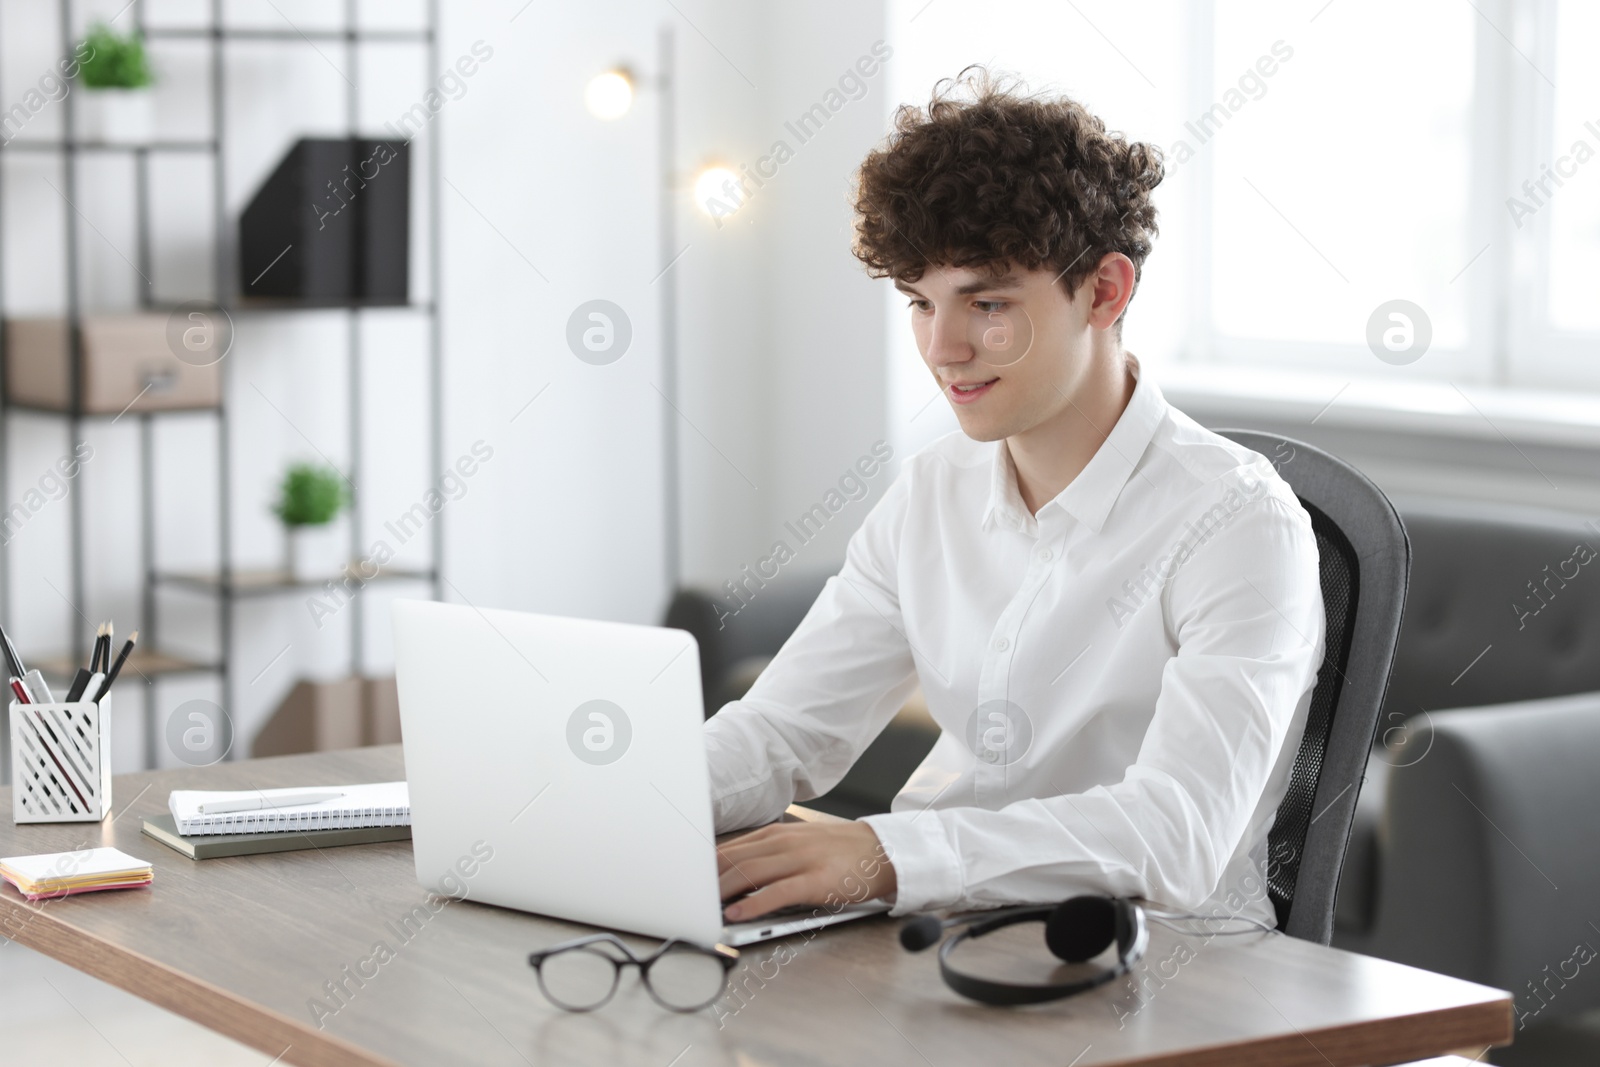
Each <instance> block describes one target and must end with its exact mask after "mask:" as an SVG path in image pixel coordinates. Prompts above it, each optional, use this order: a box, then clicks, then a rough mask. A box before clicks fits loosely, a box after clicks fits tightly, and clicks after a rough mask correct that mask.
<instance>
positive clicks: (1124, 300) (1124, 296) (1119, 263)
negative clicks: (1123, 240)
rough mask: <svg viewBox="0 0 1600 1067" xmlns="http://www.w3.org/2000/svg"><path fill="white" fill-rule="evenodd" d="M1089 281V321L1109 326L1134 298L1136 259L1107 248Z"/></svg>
mask: <svg viewBox="0 0 1600 1067" xmlns="http://www.w3.org/2000/svg"><path fill="white" fill-rule="evenodd" d="M1086 281H1087V282H1088V284H1089V285H1091V286H1092V290H1091V297H1090V304H1089V325H1090V326H1093V327H1094V328H1095V329H1097V330H1109V329H1110V328H1111V327H1112V326H1113V325H1115V324H1116V321H1117V319H1118V318H1120V317H1121V315H1122V311H1123V309H1124V308H1126V307H1127V306H1128V301H1129V300H1131V299H1133V260H1131V259H1129V258H1128V257H1127V256H1125V255H1123V254H1122V253H1121V252H1107V253H1106V254H1105V255H1104V256H1102V257H1101V258H1100V266H1099V267H1097V268H1096V269H1095V272H1094V273H1093V274H1092V275H1090V276H1089V277H1088V278H1087V279H1086Z"/></svg>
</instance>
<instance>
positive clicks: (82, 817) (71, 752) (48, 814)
mask: <svg viewBox="0 0 1600 1067" xmlns="http://www.w3.org/2000/svg"><path fill="white" fill-rule="evenodd" d="M110 812H111V698H110V697H109V696H106V697H103V698H102V699H101V700H100V702H99V703H98V704H97V703H95V702H94V701H92V700H76V701H72V702H71V703H56V704H18V703H17V702H16V701H14V700H13V701H12V702H11V817H12V819H14V820H15V821H17V822H19V823H22V822H99V821H100V820H102V819H104V818H105V817H106V816H107V815H108V814H110Z"/></svg>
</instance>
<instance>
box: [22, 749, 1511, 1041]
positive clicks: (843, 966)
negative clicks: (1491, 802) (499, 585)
mask: <svg viewBox="0 0 1600 1067" xmlns="http://www.w3.org/2000/svg"><path fill="white" fill-rule="evenodd" d="M402 777H404V771H403V766H402V759H401V752H400V747H399V746H398V745H390V746H384V747H381V748H371V749H357V750H351V751H347V752H331V753H319V754H316V755H309V756H289V757H283V758H279V759H269V760H252V761H247V762H240V763H231V764H221V765H218V766H215V767H208V768H203V769H194V770H178V771H160V772H154V773H145V774H130V775H123V776H120V777H118V778H117V780H116V785H115V794H114V795H115V798H116V800H117V808H116V810H117V814H116V815H115V816H114V818H113V820H112V821H111V822H110V823H109V824H105V825H100V824H82V823H80V824H67V825H56V826H48V825H45V826H17V825H14V824H13V823H12V822H11V820H10V819H9V817H0V856H13V855H21V854H29V853H41V852H59V851H66V850H68V849H73V848H81V847H92V846H97V845H115V846H116V847H118V848H120V849H122V850H123V851H125V852H128V853H131V854H133V855H135V856H140V857H142V858H146V859H149V860H151V861H152V862H153V863H154V864H155V867H156V877H155V884H154V886H153V887H151V888H149V889H140V890H124V891H118V892H107V893H97V894H90V895H85V896H77V897H68V898H64V899H60V900H54V901H47V902H43V903H40V904H37V905H30V904H28V903H27V902H26V901H24V900H23V899H22V898H21V897H20V896H19V895H18V894H17V893H16V891H15V890H13V889H12V888H11V886H9V885H6V886H4V888H3V889H0V932H3V933H4V934H5V935H6V936H9V937H11V938H13V939H15V940H16V941H18V942H20V943H22V944H24V945H27V946H29V947H31V948H34V949H37V950H39V951H40V952H43V953H46V954H47V955H50V956H54V957H55V958H56V959H59V960H61V961H63V962H65V963H68V964H70V965H72V966H73V967H76V968H78V969H79V970H82V971H86V972H88V973H89V974H92V975H95V976H96V977H99V978H101V979H104V980H105V981H107V982H110V983H112V984H113V985H117V986H120V987H121V988H123V989H126V990H129V991H130V992H133V993H136V994H137V995H139V996H141V997H143V998H144V999H146V1000H148V1001H151V1002H152V1003H155V1004H159V1005H161V1006H162V1007H165V1008H168V1009H170V1010H172V1011H174V1012H177V1013H178V1014H180V1015H184V1016H187V1017H188V1018H190V1019H193V1020H195V1021H197V1022H199V1023H201V1024H203V1025H205V1026H209V1027H211V1028H213V1029H215V1030H218V1031H221V1032H222V1033H225V1034H228V1035H230V1036H231V1037H234V1038H236V1039H237V1040H239V1041H242V1042H244V1043H245V1044H248V1045H251V1046H253V1047H255V1048H258V1049H260V1050H262V1051H263V1052H264V1053H266V1054H267V1055H268V1056H280V1059H279V1060H277V1061H275V1062H279V1063H286V1064H301V1065H308V1067H310V1065H335V1064H371V1065H384V1067H393V1065H399V1064H418V1065H426V1067H436V1065H440V1064H472V1065H475V1067H476V1065H489V1067H495V1065H505V1067H518V1065H523V1064H544V1063H559V1064H600V1065H606V1067H610V1065H613V1064H640V1065H643V1067H669V1065H671V1067H698V1065H718V1067H756V1065H760V1067H777V1065H787V1064H823V1063H842V1064H924V1063H926V1064H928V1065H930V1067H946V1065H950V1067H954V1065H957V1064H972V1063H982V1062H990V1063H1004V1064H1007V1065H1008V1067H1010V1065H1013V1064H1015V1065H1026V1064H1051V1065H1053V1067H1063V1065H1067V1064H1070V1065H1073V1067H1090V1065H1099V1064H1132V1063H1138V1064H1172V1065H1176V1064H1180V1063H1181V1064H1184V1065H1186V1067H1207V1065H1213V1064H1215V1065H1227V1067H1241V1065H1243V1067H1250V1065H1257V1064H1260V1065H1265V1064H1272V1065H1274V1067H1294V1065H1300V1064H1304V1065H1307V1067H1328V1065H1332V1067H1345V1065H1355V1064H1393V1063H1401V1062H1405V1061H1410V1060H1417V1059H1421V1058H1424V1057H1428V1056H1437V1055H1441V1054H1444V1053H1448V1052H1459V1051H1461V1050H1463V1049H1475V1048H1481V1047H1483V1046H1485V1045H1488V1044H1499V1043H1504V1042H1506V1041H1508V1040H1510V1038H1511V1020H1512V1014H1511V998H1510V996H1509V995H1508V994H1506V993H1503V992H1500V991H1498V990H1493V989H1488V988H1485V987H1483V986H1478V985H1473V984H1470V983H1467V982H1461V981H1457V980H1455V979H1452V978H1445V977H1442V976H1439V975H1434V974H1430V973H1427V972H1424V971H1418V970H1414V969H1412V968H1409V967H1402V966H1400V965H1398V964H1393V963H1388V962H1384V961H1381V960H1375V959H1369V958H1366V957H1363V956H1357V955H1354V954H1351V953H1347V952H1341V951H1338V950H1335V949H1329V948H1323V947H1321V946H1319V945H1313V944H1308V943H1306V942H1303V941H1294V940H1290V939H1288V938H1285V937H1281V936H1278V935H1268V934H1255V933H1251V934H1246V935H1243V936H1233V937H1215V938H1213V939H1210V940H1209V941H1207V939H1206V938H1205V937H1204V936H1203V935H1202V936H1187V935H1179V934H1176V933H1174V932H1172V931H1171V930H1168V929H1166V928H1164V927H1161V926H1154V927H1153V928H1152V936H1151V944H1150V950H1149V953H1148V955H1147V956H1146V959H1145V964H1144V965H1143V966H1141V967H1139V968H1138V969H1137V971H1136V977H1137V978H1138V979H1139V982H1140V983H1141V984H1142V989H1141V988H1140V985H1137V984H1134V983H1113V984H1111V985H1108V986H1106V987H1103V988H1101V989H1098V990H1095V991H1093V992H1091V993H1089V994H1087V995H1083V996H1079V997H1074V998H1072V999H1069V1000H1065V1001H1061V1002H1058V1003H1056V1004H1050V1005H1041V1006H1038V1007H1032V1008H1026V1009H993V1008H984V1007H980V1006H978V1005H976V1004H972V1003H969V1002H967V1001H964V1000H962V999H961V998H959V997H957V996H956V995H955V994H954V993H951V992H950V991H949V990H947V989H946V988H945V987H944V985H943V984H942V983H941V982H940V980H939V976H938V971H937V966H936V961H935V960H934V958H933V956H932V954H931V953H928V954H923V955H915V956H914V955H910V954H908V953H906V952H904V951H902V950H901V949H900V947H899V944H898V942H897V940H896V936H895V935H896V930H897V926H896V924H895V923H894V922H892V921H890V920H888V919H885V918H875V919H869V920H864V921H861V922H856V923H851V924H847V925H845V926H842V927H839V928H836V929H833V930H828V931H823V932H820V933H815V934H814V935H813V936H812V937H811V939H810V940H807V938H806V936H805V935H798V936H796V937H794V938H790V939H789V940H787V941H785V942H777V943H768V944H765V945H757V946H753V947H750V948H747V949H746V950H745V952H744V959H743V960H742V961H741V963H740V965H739V967H738V968H737V969H736V970H735V971H734V975H733V977H734V982H735V988H736V989H737V990H739V992H738V993H737V994H735V993H733V992H730V993H729V995H728V996H727V997H725V998H724V999H723V1000H722V1001H720V1002H719V1003H718V1005H716V1006H715V1007H714V1008H713V1009H709V1010H707V1011H705V1012H702V1013H700V1014H696V1015H688V1016H684V1015H675V1014H671V1013H668V1012H666V1011H663V1010H661V1009H660V1008H658V1007H657V1006H656V1005H655V1004H654V1003H653V1002H652V1001H650V999H649V998H648V996H647V994H646V993H645V992H644V990H643V988H642V987H641V986H640V984H639V981H638V977H637V972H634V971H628V972H626V973H625V974H624V976H623V983H622V986H621V988H620V989H619V990H618V991H617V995H616V997H615V999H614V1000H613V1001H612V1002H611V1003H610V1004H609V1005H607V1006H606V1007H605V1008H603V1009H601V1010H600V1011H598V1012H595V1013H593V1014H589V1015H569V1014H566V1013H564V1012H561V1011H558V1010H556V1009H554V1008H552V1007H550V1006H549V1005H548V1004H546V1003H545V1001H544V999H543V998H542V997H541V996H540V994H539V991H538V989H537V987H536V986H535V983H534V976H533V972H532V971H531V970H530V969H529V967H528V965H527V962H526V960H527V954H528V952H529V951H530V950H532V949H534V948H537V947H540V946H544V945H549V944H553V943H555V942H556V941H559V940H562V939H564V938H567V937H570V936H573V935H574V933H576V932H578V931H579V930H580V929H581V928H577V927H574V926H572V925H570V924H566V923H561V922H557V921H554V920H549V919H541V918H537V917H535V916H532V915H525V914H522V913H520V912H515V911H510V910H506V909H502V908H496V907H491V906H487V905H481V904H476V903H471V902H459V901H446V900H445V899H444V898H438V897H434V898H431V899H432V902H433V904H434V906H435V907H436V908H437V910H436V911H435V910H433V909H431V908H430V907H429V906H428V904H427V901H428V900H429V899H430V898H429V897H428V896H427V895H426V894H424V893H423V892H422V890H421V889H420V887H419V886H418V885H417V883H416V880H415V877H414V873H413V868H412V863H411V848H410V845H409V843H408V842H397V843H392V844H379V845H361V846H355V847H348V848H338V849H327V850H322V851H305V852H290V853H282V854H278V855H269V856H253V857H239V858H235V859H220V860H205V861H201V862H194V861H191V860H187V859H184V858H183V857H182V856H180V855H179V854H177V853H176V852H173V851H171V850H170V849H167V848H166V847H164V846H162V845H160V844H158V843H157V842H155V841H153V840H151V839H150V838H148V837H145V836H143V835H142V834H141V833H140V831H139V827H140V823H141V820H142V819H143V817H144V816H146V815H149V814H152V813H156V812H161V811H164V810H166V802H167V793H168V791H169V790H171V789H173V788H240V787H243V786H246V785H249V786H262V787H269V786H290V785H311V784H323V783H327V782H333V781H350V782H355V781H384V780H391V779H398V778H402ZM10 805H11V799H10V790H9V789H7V790H0V811H4V812H5V813H7V815H9V812H10V810H11V808H10ZM640 877H641V879H645V880H648V877H649V872H648V871H641V872H640ZM408 920H409V922H410V925H409V926H406V925H404V924H405V923H406V922H407V921H408ZM1017 930H1018V932H1019V934H1021V935H1024V936H1019V938H1018V939H1017V941H1016V942H1015V943H1014V945H1012V946H1010V947H1009V948H1008V947H1007V946H1004V945H997V950H998V951H1000V952H1001V953H1002V955H1003V954H1004V953H1006V952H1014V953H1015V954H1016V958H1015V959H1014V960H1013V961H1012V962H1014V963H1015V964H1016V965H1017V966H1019V967H1030V966H1032V967H1042V966H1043V964H1042V962H1041V961H1040V957H1041V956H1044V958H1046V959H1047V958H1048V956H1047V955H1046V954H1045V953H1044V952H1043V949H1042V945H1041V940H1040V937H1039V929H1038V928H1037V927H1019V928H1017ZM1001 936H1003V935H995V939H996V940H998V939H999V938H1000V937H1001ZM986 940H989V939H986ZM380 943H383V944H384V945H385V946H386V948H387V952H380V953H379V954H378V955H376V956H375V955H374V951H375V948H377V947H378V946H379V944H380ZM980 944H981V943H980ZM363 961H370V962H366V963H363ZM346 968H349V970H346ZM358 970H359V971H361V972H364V973H365V975H366V976H367V977H365V978H362V977H360V976H359V975H358V974H356V972H357V971H358ZM350 975H356V976H355V977H349V976H350ZM338 982H343V983H344V985H345V988H346V989H347V990H348V993H346V994H345V995H344V997H343V999H342V1000H341V999H334V998H333V997H331V996H330V990H331V989H332V988H333V983H338ZM318 1002H320V1003H322V1004H323V1005H324V1007H323V1010H322V1012H321V1013H320V1014H321V1018H320V1022H321V1026H320V1027H319V1025H318V1022H319V1013H318V1012H317V1010H316V1009H315V1008H314V1007H313V1005H315V1004H316V1003H318ZM333 1009H337V1010H333Z"/></svg>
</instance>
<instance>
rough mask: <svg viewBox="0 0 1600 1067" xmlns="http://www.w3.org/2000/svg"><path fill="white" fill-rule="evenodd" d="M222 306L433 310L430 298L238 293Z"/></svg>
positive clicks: (240, 309)
mask: <svg viewBox="0 0 1600 1067" xmlns="http://www.w3.org/2000/svg"><path fill="white" fill-rule="evenodd" d="M222 310H224V311H226V312H227V313H228V314H230V315H234V314H242V313H246V312H253V311H261V312H273V311H340V310H343V311H415V312H418V313H420V314H424V315H431V314H432V313H433V301H431V300H424V301H420V302H418V301H405V302H398V301H382V300H297V299H293V298H289V297H283V298H278V297H264V296H251V297H240V298H238V299H236V300H235V301H234V302H233V303H231V304H224V305H223V306H222Z"/></svg>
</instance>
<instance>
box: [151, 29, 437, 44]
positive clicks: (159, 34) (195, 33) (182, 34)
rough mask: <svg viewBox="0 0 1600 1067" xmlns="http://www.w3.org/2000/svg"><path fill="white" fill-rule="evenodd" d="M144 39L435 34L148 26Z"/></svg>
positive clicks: (426, 35) (427, 34)
mask: <svg viewBox="0 0 1600 1067" xmlns="http://www.w3.org/2000/svg"><path fill="white" fill-rule="evenodd" d="M143 33H144V36H146V37H148V38H151V39H152V40H154V39H157V38H169V39H178V40H183V39H188V40H205V39H209V38H213V37H220V38H222V39H223V40H225V41H345V40H353V41H362V42H365V41H421V42H426V41H431V40H433V31H432V30H427V29H419V30H380V29H372V30H362V29H350V30H327V29H321V30H305V31H301V30H297V29H285V30H273V29H266V28H261V29H251V28H249V27H243V26H241V27H238V28H230V27H227V26H223V27H221V28H212V27H210V26H146V27H145V28H144V30H143Z"/></svg>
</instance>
